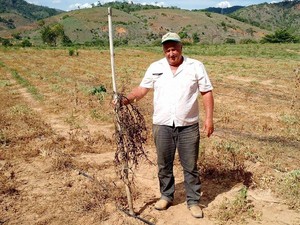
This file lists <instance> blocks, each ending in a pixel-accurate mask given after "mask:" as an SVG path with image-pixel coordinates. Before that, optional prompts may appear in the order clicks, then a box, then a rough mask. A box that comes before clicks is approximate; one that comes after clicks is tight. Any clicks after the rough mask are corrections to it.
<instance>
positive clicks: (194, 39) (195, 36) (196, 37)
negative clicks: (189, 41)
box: [192, 33, 200, 43]
mask: <svg viewBox="0 0 300 225" xmlns="http://www.w3.org/2000/svg"><path fill="white" fill-rule="evenodd" d="M192 37H193V42H194V43H198V42H199V41H200V38H199V36H198V34H197V33H193V35H192Z"/></svg>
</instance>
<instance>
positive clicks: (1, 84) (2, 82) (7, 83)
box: [0, 80, 11, 87]
mask: <svg viewBox="0 0 300 225" xmlns="http://www.w3.org/2000/svg"><path fill="white" fill-rule="evenodd" d="M8 86H11V82H10V81H9V80H0V87H8Z"/></svg>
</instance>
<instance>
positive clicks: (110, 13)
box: [108, 7, 117, 99]
mask: <svg viewBox="0 0 300 225" xmlns="http://www.w3.org/2000/svg"><path fill="white" fill-rule="evenodd" d="M111 18H112V9H111V7H109V8H108V30H109V49H110V62H111V63H110V64H111V75H112V84H113V91H114V99H116V98H117V86H116V78H115V61H114V54H115V53H114V42H113V28H112V19H111Z"/></svg>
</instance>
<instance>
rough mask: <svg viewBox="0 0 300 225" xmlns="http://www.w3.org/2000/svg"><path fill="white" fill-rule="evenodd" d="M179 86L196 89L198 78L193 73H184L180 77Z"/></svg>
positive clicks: (184, 88) (185, 88) (183, 88)
mask: <svg viewBox="0 0 300 225" xmlns="http://www.w3.org/2000/svg"><path fill="white" fill-rule="evenodd" d="M180 88H181V89H182V90H190V91H197V89H198V80H197V77H196V74H195V73H186V74H185V75H184V76H183V77H181V81H180Z"/></svg>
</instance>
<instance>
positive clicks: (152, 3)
mask: <svg viewBox="0 0 300 225" xmlns="http://www.w3.org/2000/svg"><path fill="white" fill-rule="evenodd" d="M141 5H154V6H159V7H162V6H165V5H166V4H165V3H164V2H144V3H141Z"/></svg>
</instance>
